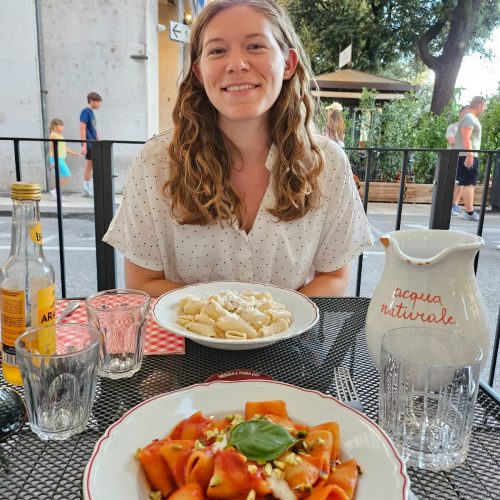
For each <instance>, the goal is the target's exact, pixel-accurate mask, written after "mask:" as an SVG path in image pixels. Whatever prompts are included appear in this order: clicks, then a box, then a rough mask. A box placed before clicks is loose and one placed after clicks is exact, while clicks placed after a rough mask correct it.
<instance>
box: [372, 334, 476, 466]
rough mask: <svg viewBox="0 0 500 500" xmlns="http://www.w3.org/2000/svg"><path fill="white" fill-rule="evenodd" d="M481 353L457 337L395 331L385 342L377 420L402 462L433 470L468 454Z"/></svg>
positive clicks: (457, 460) (462, 338)
mask: <svg viewBox="0 0 500 500" xmlns="http://www.w3.org/2000/svg"><path fill="white" fill-rule="evenodd" d="M481 358H482V351H481V349H480V348H479V347H478V346H477V345H476V344H475V343H473V342H471V341H470V340H468V339H466V338H465V337H462V336H460V335H457V334H455V333H452V332H449V331H444V330H439V329H432V328H416V327H407V328H397V329H394V330H390V331H389V332H387V333H386V334H385V335H384V336H383V338H382V348H381V368H380V370H381V371H380V397H379V419H380V425H381V427H382V428H383V429H384V430H385V431H386V432H387V433H388V434H389V436H390V437H391V438H392V440H393V442H394V444H395V446H396V448H397V450H398V451H399V453H400V454H401V456H402V458H403V460H405V461H406V462H407V463H408V464H409V465H413V466H416V467H419V468H421V469H429V470H434V471H440V470H448V469H451V468H453V467H456V466H457V465H460V464H461V463H462V462H463V461H464V460H465V458H466V456H467V451H468V449H469V440H470V435H471V429H472V420H473V416H474V404H475V401H476V397H477V391H478V387H479V371H480V364H481Z"/></svg>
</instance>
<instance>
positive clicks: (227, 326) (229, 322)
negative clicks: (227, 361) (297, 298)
mask: <svg viewBox="0 0 500 500" xmlns="http://www.w3.org/2000/svg"><path fill="white" fill-rule="evenodd" d="M292 321H293V316H292V313H291V312H290V311H288V310H287V309H286V307H285V305H284V304H282V303H280V302H277V301H276V300H274V299H273V297H272V295H271V293H269V292H253V291H251V290H247V291H244V292H235V291H232V290H224V291H222V292H220V293H218V294H213V295H207V296H206V297H198V296H195V295H186V296H185V297H183V298H182V299H181V300H180V301H179V308H178V311H177V323H179V324H180V325H181V326H183V327H184V328H186V329H187V330H189V331H190V332H193V333H196V334H198V335H202V336H204V337H215V338H221V339H229V340H245V339H256V338H262V337H269V336H272V335H276V334H277V333H281V332H284V331H285V330H287V329H288V328H289V327H290V325H291V324H292Z"/></svg>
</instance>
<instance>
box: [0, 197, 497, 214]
mask: <svg viewBox="0 0 500 500" xmlns="http://www.w3.org/2000/svg"><path fill="white" fill-rule="evenodd" d="M63 198H64V199H63V202H62V206H63V212H64V213H65V214H72V215H75V214H92V213H94V199H93V198H86V197H85V196H82V194H81V193H64V195H63ZM121 199H122V195H121V194H116V195H115V204H116V206H118V205H119V204H120V202H121ZM397 207H398V205H397V203H380V202H374V201H371V202H370V203H369V204H368V215H395V214H396V212H397ZM477 208H478V207H476V209H477ZM430 210H431V206H430V205H429V204H424V203H420V204H418V203H405V204H404V205H403V212H404V215H405V216H406V215H420V216H427V215H429V213H430ZM40 212H41V214H42V215H48V216H51V215H52V216H53V215H55V214H56V213H57V203H56V201H55V200H54V198H52V196H51V195H50V194H49V193H42V201H41V202H40ZM11 213H12V200H11V199H10V195H9V193H6V192H4V193H0V215H3V216H5V215H11ZM486 213H487V214H491V215H497V216H499V217H500V212H491V211H490V209H489V207H487V208H486Z"/></svg>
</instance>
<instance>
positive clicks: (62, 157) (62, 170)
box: [49, 118, 81, 199]
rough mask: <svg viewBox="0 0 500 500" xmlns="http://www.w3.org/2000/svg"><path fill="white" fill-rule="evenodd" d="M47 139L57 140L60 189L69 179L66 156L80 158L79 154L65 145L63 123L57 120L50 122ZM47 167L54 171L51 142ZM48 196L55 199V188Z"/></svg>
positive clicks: (69, 171) (51, 143) (52, 144)
mask: <svg viewBox="0 0 500 500" xmlns="http://www.w3.org/2000/svg"><path fill="white" fill-rule="evenodd" d="M49 131H50V135H49V139H59V142H58V143H57V157H58V166H59V186H60V188H61V191H62V188H63V187H64V186H66V185H67V184H68V182H69V180H70V179H69V178H70V177H71V170H70V168H69V166H68V164H67V163H66V156H67V155H68V154H70V155H72V156H81V154H80V153H79V152H77V151H74V150H72V149H71V148H70V147H69V146H67V145H66V142H65V141H64V140H63V139H64V137H63V135H62V133H63V131H64V122H63V121H62V120H60V119H59V118H54V119H53V120H51V122H50V125H49ZM49 165H50V168H51V169H55V160H54V143H53V142H52V141H50V142H49ZM50 194H51V195H52V197H53V198H54V199H57V192H56V187H55V185H54V188H53V189H51V190H50Z"/></svg>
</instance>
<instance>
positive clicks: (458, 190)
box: [452, 96, 486, 221]
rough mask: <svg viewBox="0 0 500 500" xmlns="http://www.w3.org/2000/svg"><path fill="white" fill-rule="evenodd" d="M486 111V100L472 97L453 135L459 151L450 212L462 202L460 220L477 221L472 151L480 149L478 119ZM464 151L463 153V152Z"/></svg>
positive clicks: (476, 162) (476, 172)
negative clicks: (455, 182) (462, 211)
mask: <svg viewBox="0 0 500 500" xmlns="http://www.w3.org/2000/svg"><path fill="white" fill-rule="evenodd" d="M485 109H486V99H484V97H481V96H476V97H473V98H472V100H471V102H470V104H469V106H468V108H467V111H466V113H465V114H464V116H463V117H462V118H461V119H460V120H459V122H458V126H457V133H456V135H455V149H459V150H460V153H459V156H458V165H457V181H458V182H457V185H456V186H455V191H454V193H453V207H452V211H455V213H456V207H458V203H459V201H460V198H461V197H463V200H464V213H463V214H462V219H465V220H472V221H478V220H479V214H478V213H477V212H475V211H474V189H475V187H476V184H477V178H478V175H479V158H478V154H477V153H475V152H473V151H467V150H478V149H481V122H480V121H479V119H478V117H479V116H480V115H481V114H482V113H483V112H484V110H485ZM464 150H465V151H464Z"/></svg>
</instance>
